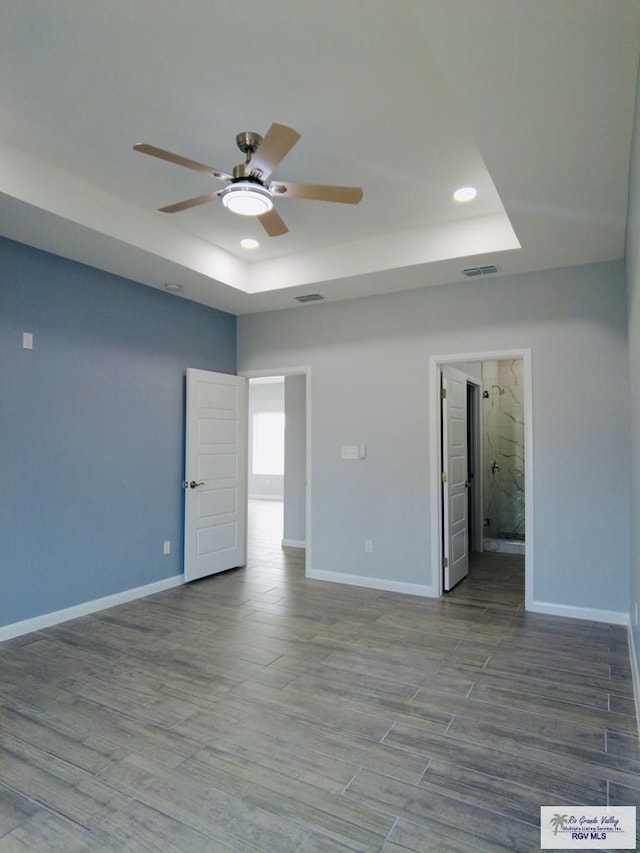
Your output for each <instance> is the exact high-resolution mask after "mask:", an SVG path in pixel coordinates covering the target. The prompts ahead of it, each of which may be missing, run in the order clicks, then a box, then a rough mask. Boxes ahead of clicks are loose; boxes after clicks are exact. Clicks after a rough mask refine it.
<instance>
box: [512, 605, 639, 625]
mask: <svg viewBox="0 0 640 853" xmlns="http://www.w3.org/2000/svg"><path fill="white" fill-rule="evenodd" d="M527 610H529V611H531V612H532V613H544V614H546V615H547V616H566V617H567V618H568V619H587V620H588V621H590V622H608V623H610V624H612V625H628V624H629V614H628V613H625V612H624V611H620V610H596V608H595V607H574V606H573V605H570V604H552V603H550V602H547V601H532V602H531V604H530V605H529V607H527Z"/></svg>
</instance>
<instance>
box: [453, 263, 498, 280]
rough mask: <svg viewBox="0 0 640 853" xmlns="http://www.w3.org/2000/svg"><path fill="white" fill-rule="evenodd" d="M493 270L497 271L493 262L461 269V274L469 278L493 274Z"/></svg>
mask: <svg viewBox="0 0 640 853" xmlns="http://www.w3.org/2000/svg"><path fill="white" fill-rule="evenodd" d="M494 272H498V267H497V266H495V264H489V266H486V267H469V268H468V269H466V270H462V274H463V275H466V276H468V277H469V278H474V276H477V275H493V273H494Z"/></svg>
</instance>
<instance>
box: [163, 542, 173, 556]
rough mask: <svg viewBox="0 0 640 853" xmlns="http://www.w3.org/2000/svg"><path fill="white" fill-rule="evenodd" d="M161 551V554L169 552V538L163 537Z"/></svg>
mask: <svg viewBox="0 0 640 853" xmlns="http://www.w3.org/2000/svg"><path fill="white" fill-rule="evenodd" d="M162 553H163V554H170V553H171V540H170V539H165V540H164V542H163V543H162Z"/></svg>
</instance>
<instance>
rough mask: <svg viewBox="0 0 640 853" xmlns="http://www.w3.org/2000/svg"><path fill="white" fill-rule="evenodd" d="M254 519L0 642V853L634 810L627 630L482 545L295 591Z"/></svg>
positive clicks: (480, 840) (267, 840)
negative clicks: (150, 583)
mask: <svg viewBox="0 0 640 853" xmlns="http://www.w3.org/2000/svg"><path fill="white" fill-rule="evenodd" d="M261 509H262V510H265V511H266V513H267V514H271V515H272V514H273V513H274V512H277V508H274V507H266V508H265V507H260V506H259V505H257V506H256V505H254V506H252V515H253V516H254V517H253V521H252V528H251V529H252V530H253V531H254V532H253V535H252V537H251V557H250V560H249V562H248V565H247V567H246V568H245V569H238V570H234V571H230V572H227V573H225V574H223V575H218V576H216V577H213V578H210V579H206V580H203V581H199V582H197V583H193V584H190V585H187V586H183V587H179V588H176V589H173V590H170V591H167V592H164V593H161V594H158V595H155V596H152V597H149V598H147V599H141V600H138V601H135V602H132V603H129V604H125V605H122V606H120V607H116V608H113V609H111V610H107V611H103V612H101V613H97V614H93V615H91V616H86V617H83V618H81V619H76V620H74V621H72V622H67V623H65V624H63V625H59V626H56V627H54V628H50V629H47V630H43V631H39V632H37V633H34V634H31V635H29V636H25V637H21V638H18V639H16V640H12V641H9V642H7V643H4V644H3V645H2V646H0V851H1V853H34V851H41V853H50V851H60V853H81V851H101V850H104V851H128V853H138V851H140V853H143V851H159V853H165V851H177V853H191V851H194V853H195V851H198V853H204V851H207V852H209V851H221V853H223V851H242V853H258V851H265V853H329V851H344V853H346V851H372V853H373V851H383V853H408V852H409V851H420V853H431V851H433V853H454V851H455V853H468V851H486V853H489V851H504V850H507V851H523V852H524V851H526V853H528V851H536V850H539V849H540V842H539V807H540V805H554V804H576V805H577V804H581V805H588V804H591V805H605V804H615V805H640V751H639V749H638V739H637V725H636V719H635V716H634V703H633V693H632V684H631V677H630V669H629V663H628V650H627V640H626V632H625V629H623V628H621V627H619V626H611V625H603V624H594V623H587V622H579V621H574V620H567V619H561V618H556V617H545V616H538V615H534V614H527V613H525V612H524V610H523V606H522V597H523V566H522V561H521V558H510V557H505V556H503V555H484V556H481V557H480V558H479V559H478V560H477V561H476V562H475V564H474V566H473V569H472V573H471V575H470V577H469V578H467V579H466V580H465V581H463V582H462V584H460V585H459V587H458V588H456V589H455V590H454V591H453V592H452V593H451V594H449V595H448V596H445V597H443V598H442V599H440V600H430V599H423V598H415V597H411V596H406V595H399V594H394V593H386V592H380V591H374V590H367V589H360V588H357V587H348V586H340V585H334V584H328V583H322V582H319V581H309V580H306V579H305V577H304V568H303V552H301V551H298V550H295V549H284V550H283V549H282V548H281V547H280V545H279V536H280V534H279V533H278V535H277V536H276V537H274V535H273V533H272V532H271V526H270V522H269V518H268V517H267V516H265V514H264V513H261ZM639 811H640V810H639ZM639 837H640V836H639Z"/></svg>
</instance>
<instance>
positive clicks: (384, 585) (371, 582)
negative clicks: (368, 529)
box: [307, 569, 437, 598]
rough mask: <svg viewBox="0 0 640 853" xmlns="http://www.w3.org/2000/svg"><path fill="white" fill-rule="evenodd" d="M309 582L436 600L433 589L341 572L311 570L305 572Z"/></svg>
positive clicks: (416, 584)
mask: <svg viewBox="0 0 640 853" xmlns="http://www.w3.org/2000/svg"><path fill="white" fill-rule="evenodd" d="M307 577H308V578H309V579H310V580H316V581H329V582H330V583H344V584H347V585H348V586H363V587H365V588H366V589H381V590H384V591H385V592H402V593H404V594H405V595H420V596H422V597H423V598H437V594H436V593H434V591H433V587H431V586H426V585H423V584H418V583H402V582H400V581H392V580H389V579H388V578H370V577H364V576H362V575H346V574H344V573H343V572H323V571H316V570H315V569H312V570H311V571H308V572H307Z"/></svg>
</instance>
